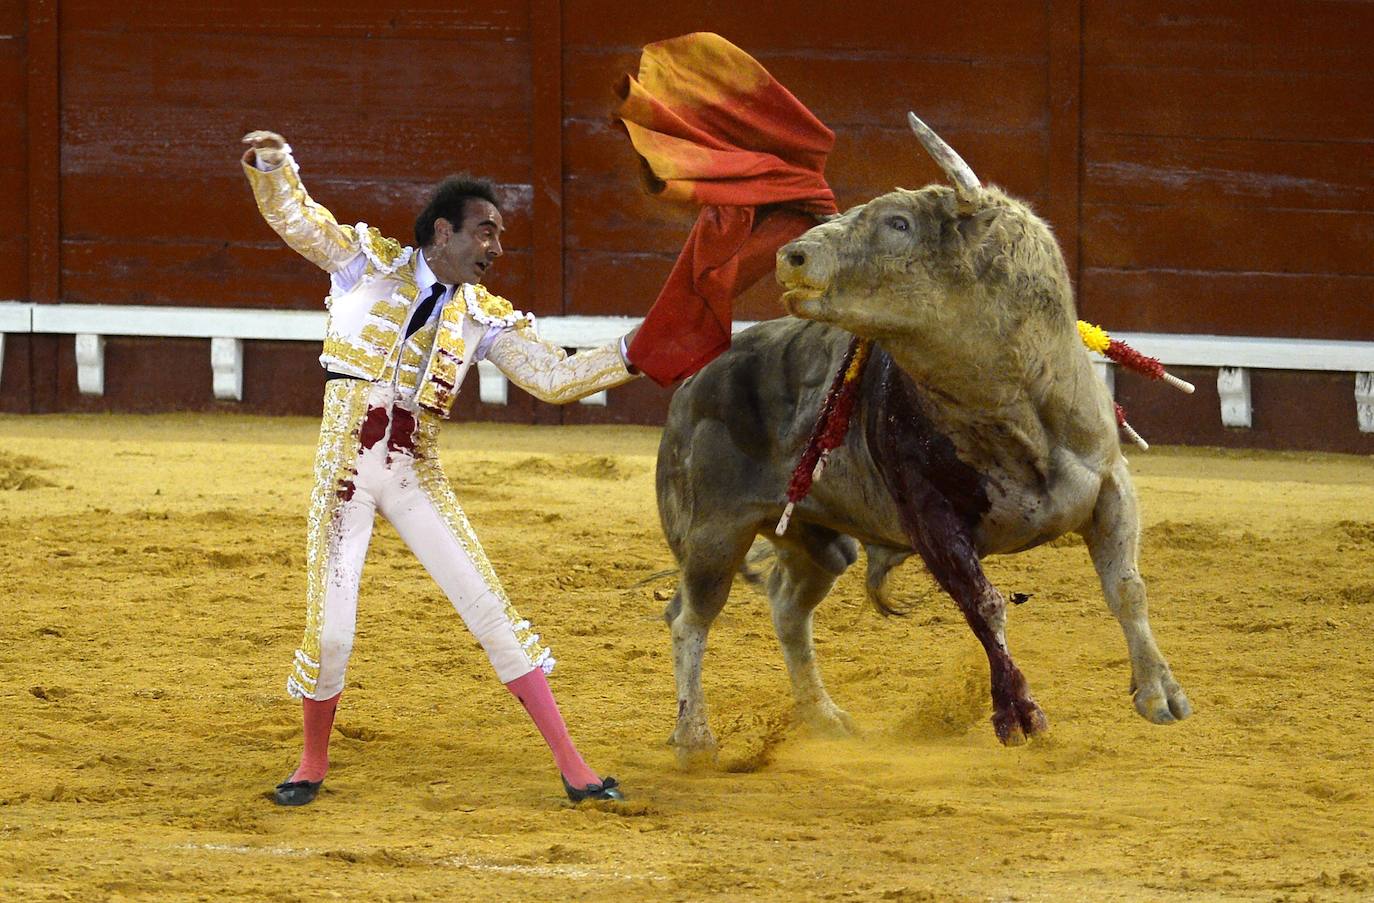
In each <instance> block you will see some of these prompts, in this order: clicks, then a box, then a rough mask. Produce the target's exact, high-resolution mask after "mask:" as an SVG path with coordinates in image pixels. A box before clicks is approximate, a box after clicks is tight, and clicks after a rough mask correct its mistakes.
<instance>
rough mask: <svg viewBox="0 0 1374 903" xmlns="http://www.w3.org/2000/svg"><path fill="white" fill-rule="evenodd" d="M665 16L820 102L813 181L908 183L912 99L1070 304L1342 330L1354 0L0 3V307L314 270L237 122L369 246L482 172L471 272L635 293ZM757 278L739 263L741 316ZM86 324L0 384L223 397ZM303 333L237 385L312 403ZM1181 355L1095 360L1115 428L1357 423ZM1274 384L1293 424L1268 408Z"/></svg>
mask: <svg viewBox="0 0 1374 903" xmlns="http://www.w3.org/2000/svg"><path fill="white" fill-rule="evenodd" d="M696 30H712V31H716V32H719V33H720V34H723V35H724V36H725V37H727V38H729V39H730V40H732V41H734V42H735V43H736V44H738V45H740V46H741V47H743V48H745V49H746V50H748V51H749V52H751V53H752V54H754V55H755V56H756V57H757V58H758V59H759V60H760V61H762V62H763V63H764V65H765V66H767V67H768V68H769V69H770V70H771V71H772V72H773V73H774V74H775V75H776V76H777V77H778V78H779V80H780V81H782V82H783V83H784V84H786V85H787V86H789V87H790V88H791V89H792V91H793V92H794V93H795V94H796V95H797V96H798V97H799V98H800V99H801V100H802V101H803V102H804V103H806V104H807V105H808V106H810V107H811V108H812V109H813V110H814V111H815V112H816V113H817V115H818V116H819V117H820V118H821V119H822V120H823V121H825V122H826V123H827V124H829V125H830V126H831V127H832V128H834V129H835V131H836V133H837V143H836V149H835V152H834V155H833V156H832V158H831V164H830V166H829V169H828V176H829V178H830V180H831V183H832V185H833V186H834V187H835V189H836V192H837V194H838V195H839V197H840V201H841V204H842V205H848V204H852V203H859V202H862V201H863V200H866V199H867V198H869V197H871V196H872V195H874V194H877V193H880V192H882V191H886V190H888V189H890V188H891V187H893V186H895V185H905V186H915V185H919V184H923V183H926V182H929V181H932V180H935V179H938V178H939V177H940V174H939V172H938V170H937V169H936V168H935V167H934V165H933V164H931V163H930V161H929V160H928V158H926V157H925V156H924V154H923V153H921V152H920V151H919V148H918V147H917V145H916V143H915V141H914V140H913V139H912V138H911V136H910V134H909V133H908V132H907V130H906V127H905V124H904V119H903V114H904V112H905V111H906V110H907V109H914V110H916V111H917V112H919V113H920V114H921V116H922V117H923V118H925V119H926V120H927V121H928V122H930V123H931V124H932V125H933V126H934V127H935V128H936V129H937V130H938V131H939V132H940V133H941V134H942V135H943V136H944V137H945V138H946V139H947V140H949V141H950V143H951V144H953V145H954V146H955V147H956V148H957V149H958V150H959V151H960V152H961V153H962V154H963V155H964V156H965V157H966V159H968V161H969V162H970V163H971V164H972V166H973V167H974V169H975V170H976V171H977V172H978V174H979V175H980V176H981V177H982V178H983V179H985V180H987V181H993V182H997V183H999V184H1001V185H1003V186H1004V187H1006V188H1008V189H1010V190H1011V191H1013V192H1014V193H1016V194H1018V195H1020V196H1022V197H1025V198H1027V199H1029V200H1030V201H1032V202H1033V203H1034V204H1035V205H1036V206H1037V207H1038V208H1039V209H1040V210H1041V212H1042V213H1043V214H1044V215H1045V216H1046V218H1047V219H1049V220H1050V221H1051V223H1052V224H1053V225H1054V226H1055V228H1056V230H1057V232H1058V234H1059V235H1060V237H1061V240H1062V242H1063V245H1064V249H1065V253H1066V256H1067V257H1068V258H1069V261H1070V267H1071V270H1072V271H1073V272H1074V273H1075V276H1076V278H1077V280H1078V284H1079V288H1080V306H1081V308H1082V310H1083V312H1084V314H1085V315H1086V316H1088V317H1090V318H1093V319H1096V320H1100V321H1102V322H1104V323H1105V324H1106V325H1107V326H1108V327H1109V328H1111V329H1114V330H1118V331H1129V330H1137V331H1147V330H1148V331H1168V332H1206V333H1223V334H1226V333H1230V334H1247V335H1278V336H1301V337H1348V338H1359V339H1374V304H1371V301H1374V272H1371V266H1374V264H1371V260H1374V255H1372V254H1371V253H1370V251H1371V250H1372V249H1374V241H1371V239H1374V234H1372V233H1374V214H1372V213H1371V210H1372V209H1374V208H1372V206H1371V205H1374V177H1371V172H1374V167H1371V165H1370V164H1371V163H1374V134H1372V132H1374V90H1371V89H1374V60H1372V59H1371V55H1370V54H1369V53H1368V52H1367V49H1366V48H1367V47H1368V45H1369V42H1370V40H1371V38H1374V5H1372V4H1368V3H1363V2H1355V0H1348V2H1340V0H1332V2H1315V0H1313V2H1283V0H1251V2H1245V0H1192V2H1183V0H1042V2H1001V3H983V4H969V3H965V2H957V0H931V2H926V3H922V4H915V5H913V4H893V3H890V2H878V0H851V2H846V3H824V4H822V3H810V2H800V0H782V2H778V3H773V4H767V5H766V6H764V5H755V4H740V3H738V2H727V0H699V2H696V3H693V4H690V5H689V4H660V5H658V6H647V7H646V6H644V5H643V4H638V3H631V2H628V0H490V2H487V3H482V4H479V3H475V2H471V0H456V2H455V0H399V2H395V3H390V4H375V3H371V2H364V0H330V2H325V0H278V2H265V0H240V2H235V3H233V4H229V3H214V4H198V3H195V2H190V0H176V2H174V0H147V2H141V3H137V4H115V3H109V2H103V0H60V2H59V0H0V38H3V39H0V89H2V90H3V93H0V123H3V126H4V132H3V134H12V135H15V136H16V138H15V139H14V140H10V141H0V298H3V299H32V300H35V301H40V302H44V303H48V302H58V301H68V302H89V303H103V304H154V305H158V304H170V305H222V306H231V307H268V308H304V309H309V308H313V307H316V306H317V305H318V304H319V303H320V299H321V297H322V295H323V293H324V291H325V289H326V287H327V284H326V282H325V280H324V278H323V276H322V274H320V273H319V272H318V271H316V270H314V269H313V268H312V267H311V266H310V265H309V264H308V263H306V262H304V261H303V260H301V259H299V258H298V257H296V256H295V255H294V254H293V253H292V252H290V251H289V250H287V249H285V248H284V247H282V246H281V244H280V242H279V241H278V240H277V239H276V237H275V236H274V235H273V233H272V232H271V231H270V230H268V229H267V227H266V226H265V225H264V224H263V223H262V222H261V221H260V219H259V218H258V216H257V213H256V210H255V209H254V206H253V204H252V199H251V196H250V194H249V192H248V190H247V187H246V185H245V183H244V180H243V178H242V176H241V174H240V173H239V171H238V168H237V162H236V161H237V157H238V153H239V145H238V139H239V137H240V136H241V135H242V134H243V133H244V132H246V131H248V130H249V129H252V128H271V129H275V130H277V131H280V132H282V133H283V134H285V135H286V136H287V138H288V140H290V141H291V142H292V144H293V145H294V147H295V149H296V152H297V159H298V161H299V162H300V164H301V167H302V176H303V178H304V179H305V181H306V184H307V185H308V186H309V187H310V189H311V191H312V193H313V194H314V195H315V197H316V198H317V199H318V200H320V201H321V202H323V203H325V204H326V205H327V206H329V207H330V208H331V209H332V210H333V211H334V212H335V213H336V214H337V215H338V216H339V218H340V219H342V220H346V221H357V220H366V221H367V222H369V223H371V224H373V225H377V226H380V227H381V228H382V229H383V230H384V231H386V232H388V233H389V234H393V235H397V236H399V237H402V238H405V237H408V236H409V234H410V225H411V221H412V218H413V215H414V212H415V211H416V210H417V208H418V206H419V204H420V203H421V199H422V198H423V196H424V193H425V191H426V189H427V187H428V186H429V185H430V184H432V183H433V182H434V181H435V180H436V179H438V178H440V177H441V176H443V175H445V174H447V173H448V172H451V171H455V170H459V169H469V170H471V171H474V172H478V173H482V174H485V175H488V176H490V177H492V178H493V179H495V180H496V181H497V182H498V183H499V185H500V190H501V192H502V196H503V200H504V205H505V207H506V208H507V211H508V215H507V223H508V225H509V226H510V241H509V248H510V250H509V251H508V253H507V256H506V258H505V259H504V260H502V261H501V263H500V264H499V266H498V267H497V270H496V272H495V274H494V276H493V278H492V280H491V283H492V286H493V288H494V289H495V290H497V291H499V292H501V293H503V294H506V295H507V296H509V297H511V298H512V299H513V300H514V301H516V303H517V304H519V305H522V306H525V307H527V308H528V309H530V310H533V311H534V312H535V313H538V314H545V315H547V314H556V313H569V314H629V315H634V314H640V313H642V312H643V311H644V310H646V309H647V307H648V305H649V303H650V302H651V301H652V299H653V297H654V295H655V294H656V292H657V290H658V287H659V286H660V284H661V283H662V281H663V279H664V277H665V276H666V275H667V273H668V270H669V268H670V267H671V264H672V261H673V258H674V257H675V255H676V252H677V250H678V248H679V247H680V244H681V241H682V239H683V238H684V236H685V235H686V233H687V230H688V229H689V227H690V224H691V222H692V219H693V217H694V212H693V211H690V210H681V209H676V208H673V207H670V206H668V205H666V204H664V203H663V202H661V201H658V200H655V199H652V198H649V197H646V196H645V195H643V194H642V193H641V192H640V190H639V185H638V181H637V169H636V164H635V160H634V156H633V153H632V151H631V149H630V146H629V142H628V141H627V140H626V139H625V138H624V136H623V135H622V134H620V132H619V131H618V130H617V129H615V128H614V127H613V126H612V125H611V124H610V121H609V118H608V117H609V113H610V111H611V109H612V108H613V106H614V96H613V94H612V87H613V85H614V84H615V82H616V80H617V79H618V78H619V76H620V75H622V74H623V73H625V72H633V71H634V70H635V68H636V66H637V60H638V51H639V48H640V47H641V46H642V45H644V44H646V43H649V42H651V41H654V40H659V39H662V38H665V37H670V36H673V35H677V34H681V33H684V32H688V31H696ZM775 299H776V292H775V291H774V290H773V289H772V287H771V286H770V285H766V284H765V285H760V286H759V287H757V288H756V289H755V290H753V291H751V292H750V293H749V294H748V295H747V296H746V297H745V298H744V299H743V300H742V302H741V304H740V315H741V316H742V317H745V318H763V317H768V316H773V315H775V313H776V312H777V309H776V307H775ZM108 348H109V351H108V354H107V375H106V385H107V390H106V391H107V394H106V396H105V397H104V398H100V399H91V398H86V397H83V396H80V395H78V394H77V392H76V387H75V372H74V364H73V361H72V356H73V355H72V350H71V339H70V337H45V336H36V337H32V338H30V337H23V338H20V337H15V336H10V337H9V339H8V341H7V345H6V356H5V365H4V373H3V376H2V377H0V409H4V410H38V411H43V410H90V409H133V410H152V409H165V408H168V407H178V408H214V407H221V406H224V405H223V404H216V403H215V402H213V401H212V400H211V398H210V392H209V372H208V371H209V363H208V356H209V351H208V342H204V341H194V340H181V341H177V340H151V339H111V340H110V342H109V346H108ZM316 354H317V349H316V348H312V347H310V346H309V345H308V344H306V343H270V342H261V343H249V347H248V348H247V350H246V372H245V401H244V403H243V405H242V407H245V408H247V409H250V410H260V411H278V412H299V413H308V412H312V411H314V410H317V409H318V403H319V401H318V397H319V387H320V375H319V372H318V367H317V365H316V364H315V363H314V357H315V355H316ZM1194 375H1196V376H1197V377H1198V379H1199V382H1200V383H1202V384H1203V385H1204V391H1203V392H1202V393H1201V396H1200V397H1198V398H1196V399H1194V400H1189V401H1187V402H1182V401H1180V400H1178V399H1176V398H1173V397H1170V396H1167V395H1164V394H1163V390H1159V389H1156V388H1155V387H1153V386H1151V387H1146V388H1143V389H1142V388H1141V387H1138V386H1133V385H1132V384H1131V383H1130V382H1129V378H1123V379H1122V380H1121V381H1120V391H1121V393H1122V395H1123V397H1124V398H1125V399H1126V400H1127V401H1128V403H1129V404H1130V405H1131V415H1132V420H1133V422H1135V423H1136V424H1137V425H1138V426H1140V427H1141V428H1142V430H1143V431H1145V432H1146V433H1147V435H1149V436H1150V437H1151V438H1153V439H1156V440H1160V441H1203V442H1218V443H1224V444H1258V445H1279V446H1295V445H1296V446H1310V447H1331V448H1343V449H1346V450H1363V451H1371V450H1374V442H1371V440H1370V437H1368V436H1364V435H1361V434H1358V432H1357V431H1356V427H1355V416H1354V401H1353V378H1352V377H1351V376H1350V375H1349V374H1340V375H1314V376H1302V375H1284V374H1275V375H1272V376H1266V377H1265V379H1264V380H1263V390H1261V386H1260V385H1259V384H1257V386H1256V391H1255V402H1256V428H1255V429H1254V430H1251V431H1249V432H1245V433H1239V432H1235V431H1226V430H1223V429H1222V428H1221V426H1220V422H1219V416H1218V414H1217V408H1216V400H1215V396H1214V392H1213V394H1212V396H1211V397H1206V396H1207V387H1208V386H1212V385H1214V374H1213V373H1211V372H1208V371H1199V372H1198V373H1197V374H1194ZM1295 387H1301V388H1300V389H1299V388H1295ZM1295 393H1296V394H1295ZM667 397H668V393H667V392H665V391H663V390H659V389H657V388H656V387H654V386H652V385H649V384H647V383H640V384H635V385H634V386H632V387H630V388H628V389H624V390H619V391H618V392H617V393H615V394H614V395H613V397H612V400H611V405H610V406H609V407H607V408H605V409H596V408H588V407H585V406H571V407H568V408H563V409H555V408H550V407H548V406H545V405H542V404H539V403H536V402H534V401H532V400H530V399H527V398H526V397H524V396H523V395H522V394H521V393H511V400H512V404H511V406H510V407H508V408H506V409H504V410H502V409H493V408H490V407H487V406H480V407H479V406H478V405H477V403H476V401H475V392H471V391H469V393H468V394H467V396H466V397H465V398H464V400H463V402H462V413H463V414H465V415H467V416H482V417H500V418H503V419H510V420H519V421H527V422H528V421H534V422H560V421H562V422H587V421H592V420H598V419H600V420H632V421H640V422H653V421H655V420H656V419H657V418H658V417H659V416H661V412H662V410H663V408H664V406H665V404H666V399H667ZM1294 398H1297V399H1305V401H1301V402H1299V404H1298V409H1299V410H1300V409H1301V408H1302V407H1303V406H1304V405H1306V406H1307V407H1308V408H1309V410H1307V411H1306V414H1307V415H1308V420H1309V421H1310V422H1308V423H1305V424H1294V423H1292V422H1290V421H1291V420H1292V417H1291V415H1292V414H1293V404H1292V402H1293V399H1294ZM1266 399H1269V400H1270V401H1273V403H1274V404H1273V406H1272V407H1271V408H1266V404H1269V401H1266ZM1282 399H1287V400H1285V401H1283V402H1282V403H1281V404H1280V403H1279V400H1282ZM1314 417H1315V418H1316V420H1315V421H1312V418H1314Z"/></svg>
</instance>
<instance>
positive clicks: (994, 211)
mask: <svg viewBox="0 0 1374 903" xmlns="http://www.w3.org/2000/svg"><path fill="white" fill-rule="evenodd" d="M1001 215H1002V208H1001V207H987V208H984V209H983V210H979V211H978V212H977V213H970V214H968V215H967V216H960V217H959V221H958V222H959V237H960V238H962V239H963V240H964V244H966V245H968V246H969V247H973V248H976V247H978V246H979V245H981V244H982V243H983V239H985V238H987V235H988V231H989V230H990V229H991V228H992V226H993V223H995V222H997V217H999V216H1001Z"/></svg>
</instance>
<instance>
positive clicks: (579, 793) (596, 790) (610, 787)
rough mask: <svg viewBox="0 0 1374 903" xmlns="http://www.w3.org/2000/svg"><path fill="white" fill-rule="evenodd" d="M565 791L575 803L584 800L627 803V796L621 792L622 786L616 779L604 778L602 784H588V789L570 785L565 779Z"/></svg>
mask: <svg viewBox="0 0 1374 903" xmlns="http://www.w3.org/2000/svg"><path fill="white" fill-rule="evenodd" d="M563 789H564V790H565V791H566V792H567V794H568V799H570V800H572V801H573V802H574V803H580V802H582V801H583V800H615V801H616V802H620V803H623V802H625V794H623V793H621V792H620V784H619V783H618V782H617V781H616V779H615V778H603V779H602V781H601V783H600V784H588V785H587V786H586V787H582V788H577V787H574V786H573V785H572V784H569V783H568V779H567V778H563Z"/></svg>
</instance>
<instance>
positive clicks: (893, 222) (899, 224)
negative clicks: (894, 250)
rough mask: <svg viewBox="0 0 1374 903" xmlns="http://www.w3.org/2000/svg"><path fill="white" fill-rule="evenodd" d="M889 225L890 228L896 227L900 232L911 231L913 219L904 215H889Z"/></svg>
mask: <svg viewBox="0 0 1374 903" xmlns="http://www.w3.org/2000/svg"><path fill="white" fill-rule="evenodd" d="M887 226H888V228H889V229H895V230H896V231H898V232H910V231H911V221H910V220H908V219H907V218H906V217H904V216H889V217H888V218H887Z"/></svg>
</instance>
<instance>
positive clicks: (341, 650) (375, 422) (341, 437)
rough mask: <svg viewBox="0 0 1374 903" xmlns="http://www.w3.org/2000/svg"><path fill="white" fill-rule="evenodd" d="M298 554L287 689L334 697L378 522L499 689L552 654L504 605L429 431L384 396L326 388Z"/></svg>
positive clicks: (358, 387) (431, 425)
mask: <svg viewBox="0 0 1374 903" xmlns="http://www.w3.org/2000/svg"><path fill="white" fill-rule="evenodd" d="M325 386H326V388H325V404H324V419H323V421H322V422H321V425H320V445H319V451H318V453H317V455H316V460H315V488H314V492H313V493H312V496H311V505H310V524H309V536H308V547H307V551H306V567H307V580H306V624H305V637H304V639H303V640H302V641H301V646H300V648H299V649H298V650H297V651H296V656H295V661H294V663H293V666H292V669H291V675H290V677H288V678H287V682H286V688H287V691H288V692H289V693H291V695H293V696H305V697H308V698H310V699H329V698H330V697H332V696H334V695H336V694H337V693H339V692H340V691H342V690H343V687H344V672H345V669H346V668H347V666H348V657H349V654H350V653H351V652H352V649H353V631H354V624H355V622H356V619H357V613H358V584H359V581H360V580H361V578H362V571H363V561H364V559H365V558H366V557H367V546H368V543H369V541H370V540H371V538H372V525H373V523H374V521H375V519H376V515H377V514H379V513H380V514H381V515H382V516H383V517H385V518H386V519H387V520H388V521H389V522H390V523H391V525H392V526H394V527H395V528H396V532H397V533H399V534H400V536H401V539H402V540H404V541H405V543H406V545H408V546H409V547H410V549H411V551H412V552H414V553H415V557H416V558H418V559H419V560H420V563H421V564H423V565H424V567H425V569H426V570H427V571H429V573H430V576H432V577H433V578H434V580H435V581H436V582H437V583H438V584H439V587H440V588H441V589H442V590H443V591H444V594H445V595H446V596H448V598H449V601H450V602H452V603H453V607H454V608H455V609H457V611H458V614H459V615H460V616H461V617H462V619H463V621H464V623H466V624H467V627H468V629H469V630H471V631H472V633H473V635H474V636H475V637H476V638H477V640H478V642H480V643H481V644H482V648H483V649H484V650H485V651H486V653H487V657H488V658H489V659H490V660H491V664H492V667H493V668H494V669H495V670H496V676H497V679H499V680H500V681H501V682H502V683H508V682H510V681H512V680H515V679H516V678H518V677H522V676H524V675H526V674H528V673H530V672H531V671H533V670H534V669H535V668H542V669H543V670H544V672H545V673H548V672H549V671H551V670H552V669H553V664H554V660H553V656H552V655H551V654H550V652H549V650H548V649H547V648H546V647H544V646H542V645H541V644H540V642H539V635H538V634H537V633H534V632H533V631H532V629H531V628H530V623H529V621H526V620H524V619H522V618H521V617H520V616H519V615H518V614H517V613H516V611H515V609H514V607H512V605H511V603H510V600H509V599H508V598H507V597H506V593H505V590H503V589H502V587H501V582H500V580H499V579H498V578H497V576H496V572H495V571H494V570H493V569H492V566H491V562H490V561H488V560H487V556H486V553H484V552H483V551H482V546H481V543H479V542H478V541H477V536H476V534H475V533H473V530H472V525H471V524H469V523H468V519H467V516H466V515H465V514H464V513H463V509H462V508H461V507H460V506H459V505H458V500H457V499H456V498H455V497H454V495H453V490H452V488H451V487H450V486H449V483H448V479H447V477H445V476H444V472H443V470H442V469H441V468H440V465H439V455H438V452H439V450H438V433H439V421H438V419H437V418H435V417H433V416H432V415H429V414H427V413H417V410H416V408H415V407H414V406H413V405H412V404H410V403H406V402H401V401H399V400H398V399H397V396H396V393H395V391H394V390H393V389H392V388H390V387H389V386H382V385H375V384H372V383H368V382H364V381H362V380H356V379H331V380H329V381H328V382H327V383H326V384H325Z"/></svg>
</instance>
